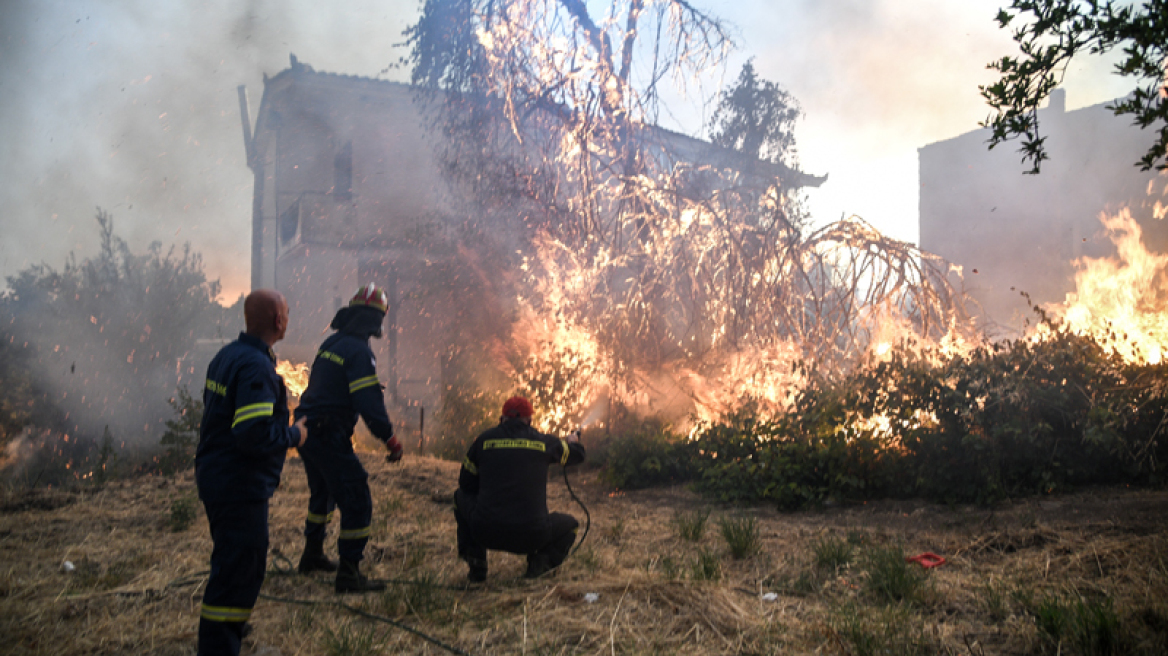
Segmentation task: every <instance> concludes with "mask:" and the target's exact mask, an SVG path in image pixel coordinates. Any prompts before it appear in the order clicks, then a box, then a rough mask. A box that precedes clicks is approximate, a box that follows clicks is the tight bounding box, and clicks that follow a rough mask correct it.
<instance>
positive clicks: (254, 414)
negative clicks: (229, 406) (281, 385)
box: [231, 403, 276, 428]
mask: <svg viewBox="0 0 1168 656" xmlns="http://www.w3.org/2000/svg"><path fill="white" fill-rule="evenodd" d="M275 405H276V404H274V403H253V404H251V405H245V406H243V407H242V408H240V409H238V410H236V411H235V421H233V422H231V427H232V428H235V427H236V426H238V425H239V424H241V423H243V422H245V421H248V420H249V419H256V418H258V417H271V416H272V408H274V407H275Z"/></svg>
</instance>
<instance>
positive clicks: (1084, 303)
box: [1049, 209, 1168, 364]
mask: <svg viewBox="0 0 1168 656" xmlns="http://www.w3.org/2000/svg"><path fill="white" fill-rule="evenodd" d="M1100 220H1101V221H1102V222H1103V227H1104V229H1105V230H1106V231H1107V233H1108V236H1109V237H1110V238H1111V240H1112V242H1114V244H1115V246H1116V249H1117V251H1118V252H1117V254H1116V256H1115V257H1105V258H1098V259H1095V258H1086V257H1085V258H1080V259H1079V260H1076V261H1075V267H1076V269H1077V270H1076V272H1075V292H1074V293H1071V294H1067V299H1066V302H1065V303H1063V304H1061V305H1055V306H1052V307H1050V308H1049V309H1050V310H1051V311H1052V312H1053V313H1054V314H1055V315H1056V316H1059V317H1061V318H1062V319H1064V320H1065V321H1066V322H1067V324H1068V326H1069V327H1070V329H1071V330H1073V331H1075V332H1076V333H1078V334H1081V335H1087V334H1090V335H1094V336H1096V337H1098V338H1100V340H1101V341H1104V342H1106V343H1114V344H1115V348H1116V350H1117V351H1118V352H1119V354H1120V355H1122V356H1123V358H1124V359H1125V360H1127V361H1128V362H1137V363H1138V362H1143V363H1147V364H1157V363H1159V362H1160V361H1161V359H1162V358H1163V348H1164V344H1166V343H1168V313H1166V312H1165V310H1166V309H1168V254H1159V253H1150V252H1148V249H1147V248H1145V247H1144V244H1143V243H1142V241H1141V236H1142V233H1141V230H1140V225H1139V224H1138V223H1136V221H1135V220H1134V219H1132V216H1131V213H1130V212H1129V211H1128V210H1126V209H1124V210H1122V211H1121V212H1119V214H1117V215H1115V216H1110V217H1109V216H1106V215H1103V216H1100Z"/></svg>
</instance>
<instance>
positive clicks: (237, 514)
mask: <svg viewBox="0 0 1168 656" xmlns="http://www.w3.org/2000/svg"><path fill="white" fill-rule="evenodd" d="M203 507H204V508H206V510H207V520H208V522H209V523H210V525H211V540H212V542H214V544H215V547H214V549H213V550H212V551H211V576H210V578H209V579H208V580H207V590H206V591H205V592H204V593H203V608H202V613H201V615H200V617H199V656H224V655H226V656H236V655H237V654H239V649H240V643H241V642H242V641H243V625H244V623H245V622H246V621H247V620H248V618H249V617H250V616H251V610H252V608H254V607H255V602H256V599H257V598H258V597H259V594H260V587H261V586H263V584H264V572H265V570H266V569H267V564H268V500H267V499H263V500H260V501H242V502H241V501H236V502H230V503H228V502H224V503H207V502H206V501H204V502H203Z"/></svg>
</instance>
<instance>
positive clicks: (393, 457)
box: [385, 437, 406, 462]
mask: <svg viewBox="0 0 1168 656" xmlns="http://www.w3.org/2000/svg"><path fill="white" fill-rule="evenodd" d="M385 448H386V449H389V455H387V456H385V461H386V462H398V461H399V460H401V459H402V456H403V455H405V452H406V450H405V449H403V448H402V445H401V442H398V441H397V438H396V437H391V438H389V439H388V440H386V442H385Z"/></svg>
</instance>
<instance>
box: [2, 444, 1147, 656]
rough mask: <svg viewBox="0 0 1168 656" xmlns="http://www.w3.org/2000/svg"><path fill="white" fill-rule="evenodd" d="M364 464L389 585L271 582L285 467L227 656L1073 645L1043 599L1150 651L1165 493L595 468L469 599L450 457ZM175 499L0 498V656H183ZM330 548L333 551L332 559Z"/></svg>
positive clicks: (154, 483)
mask: <svg viewBox="0 0 1168 656" xmlns="http://www.w3.org/2000/svg"><path fill="white" fill-rule="evenodd" d="M363 459H364V461H365V462H366V466H367V468H368V469H369V471H370V475H371V476H370V481H371V487H372V489H373V495H374V506H375V511H374V522H373V537H372V540H371V541H370V545H369V548H368V550H367V553H366V555H367V559H366V561H365V564H364V570H365V571H366V572H367V573H368V574H370V575H373V576H375V577H378V578H382V579H387V580H389V581H390V585H389V587H388V590H387V591H386V592H385V593H382V594H378V593H371V594H366V595H345V596H338V595H335V594H334V593H333V592H332V589H331V579H330V578H329V577H328V576H325V575H320V576H319V577H307V576H302V575H299V574H296V573H294V572H290V571H289V570H290V569H291V567H292V565H293V563H294V562H295V560H296V558H297V557H298V555H299V553H300V548H301V544H302V538H301V527H302V525H303V519H304V514H305V507H306V504H307V496H308V493H307V487H306V484H305V479H304V473H303V468H302V467H301V465H300V462H299V460H297V459H296V458H294V457H293V458H289V460H288V463H287V465H286V467H285V472H284V480H283V482H282V484H281V487H280V489H279V490H278V491H277V493H276V496H275V497H274V498H273V499H272V508H271V546H272V552H271V556H270V559H269V576H268V578H267V580H266V581H265V583H264V588H263V593H262V594H263V596H262V597H261V599H260V600H259V602H258V604H257V605H256V608H255V612H254V614H253V616H252V625H253V627H254V631H253V632H252V634H251V636H250V637H249V638H248V640H247V642H246V643H245V650H244V653H245V654H263V655H267V656H274V655H277V654H279V655H281V656H294V655H316V654H337V655H348V654H363V653H370V654H447V653H466V654H476V655H484V656H485V655H488V654H524V655H526V654H533V655H534V654H597V655H599V654H613V655H615V654H855V655H859V654H867V653H872V654H877V653H922V654H924V653H935V654H972V655H973V656H980V655H982V654H1040V653H1062V654H1072V653H1079V652H1077V651H1076V650H1077V649H1078V650H1079V651H1082V646H1081V645H1078V646H1077V645H1076V644H1073V643H1071V642H1069V641H1068V642H1066V643H1065V644H1061V643H1058V642H1052V641H1051V640H1050V639H1048V638H1047V637H1045V636H1044V634H1043V633H1042V632H1041V631H1040V629H1039V628H1038V623H1037V622H1036V619H1035V614H1034V608H1035V607H1036V606H1037V605H1038V604H1039V602H1040V601H1041V600H1043V599H1062V600H1067V603H1068V604H1074V603H1083V602H1090V601H1092V600H1095V601H1099V600H1105V601H1106V604H1107V605H1106V606H1105V607H1106V608H1110V609H1112V610H1113V612H1114V617H1115V618H1117V619H1118V622H1119V624H1118V626H1117V627H1116V630H1117V631H1118V632H1119V635H1120V637H1121V639H1122V642H1120V643H1117V644H1118V648H1119V649H1120V651H1116V652H1115V653H1144V654H1156V653H1168V522H1166V521H1165V520H1166V519H1168V492H1164V491H1149V490H1129V489H1116V488H1107V489H1094V490H1088V491H1080V492H1077V493H1074V494H1069V495H1064V496H1054V497H1041V498H1025V499H1018V500H1014V501H1012V502H1009V503H1006V504H1003V505H1001V506H999V507H997V508H993V509H987V508H978V507H967V506H958V507H949V506H943V505H935V504H929V503H924V502H915V501H882V502H874V503H867V504H861V505H849V506H840V507H830V508H825V509H822V510H818V511H808V512H798V513H782V512H778V511H776V510H774V509H771V508H766V507H752V508H741V507H731V506H725V505H720V504H716V503H712V502H710V501H708V500H704V499H702V498H700V497H698V496H696V495H695V494H693V493H692V492H690V491H688V490H686V489H685V488H683V487H673V488H667V489H652V490H641V491H627V492H623V491H617V490H612V489H610V488H608V487H606V486H605V485H603V484H602V483H601V482H599V481H598V477H597V472H596V471H595V470H588V469H584V470H580V471H576V470H571V471H570V477H571V479H572V485H573V488H574V489H575V490H576V492H577V493H578V495H579V497H580V498H581V499H582V500H583V502H584V504H585V505H586V506H587V507H588V509H589V511H590V513H591V529H590V532H589V533H588V535H587V537H586V538H585V540H584V542H583V543H582V546H581V547H580V549H579V550H578V551H577V552H576V553H575V554H574V555H573V556H572V557H571V558H570V559H569V560H568V561H567V562H566V563H565V564H564V566H562V567H561V568H560V569H559V571H557V572H556V573H554V575H552V576H549V577H545V578H541V579H538V580H534V581H529V580H525V579H523V578H522V576H521V575H522V573H523V568H524V561H523V559H522V558H521V557H519V556H514V555H510V554H505V553H496V552H492V553H491V569H490V576H489V578H488V581H487V583H486V584H483V585H477V586H473V587H468V586H466V585H465V583H464V581H465V567H464V565H463V564H462V563H461V562H460V561H458V560H457V559H456V557H455V544H454V519H453V516H452V513H451V494H452V492H453V489H454V487H455V486H456V483H457V476H458V464H457V463H452V462H447V461H442V460H436V459H431V458H425V457H412V456H407V457H406V458H405V460H404V461H403V462H402V463H400V464H396V465H391V464H387V463H385V462H384V461H383V460H382V458H381V456H379V455H374V454H367V455H364V456H363ZM548 487H549V505H550V506H551V507H552V509H553V510H560V511H565V512H571V513H573V514H574V515H576V516H577V517H578V518H580V519H581V520H582V522H583V519H584V516H583V513H582V512H581V509H580V507H579V506H577V505H576V504H575V503H574V502H573V501H572V499H571V498H570V496H569V495H568V493H567V491H566V489H565V486H564V481H563V478H562V477H560V476H559V474H558V470H557V472H556V475H555V476H553V477H552V478H551V479H550V480H549V484H548ZM194 498H195V489H194V482H193V475H192V474H191V473H187V474H184V475H180V476H178V477H177V478H160V477H143V478H137V479H132V480H119V481H114V482H111V483H108V484H106V485H105V486H104V487H102V488H100V489H97V488H84V489H78V490H72V491H60V490H36V491H32V490H27V489H24V490H22V489H8V490H5V491H4V493H3V496H2V497H0V645H3V647H0V651H3V652H4V653H7V654H12V655H14V656H15V655H18V654H20V655H23V654H46V655H47V654H52V655H60V656H65V655H70V656H71V655H82V654H86V655H88V654H163V655H180V654H182V655H189V654H194V653H195V635H196V626H197V622H198V613H199V603H200V597H201V593H202V587H203V585H204V584H205V582H206V571H207V568H208V558H209V554H210V551H211V543H210V539H209V536H208V531H207V525H206V518H205V517H204V516H203V514H202V508H201V506H200V505H199V504H198V503H197V502H193V500H194ZM184 506H185V507H186V508H193V509H195V510H196V512H197V514H196V515H195V516H194V519H193V522H192V523H191V524H190V526H189V528H186V529H185V530H181V531H174V530H172V522H173V518H172V513H173V512H174V510H175V508H179V509H181V508H183V507H184ZM701 509H704V510H708V511H709V513H710V514H709V519H708V521H707V524H708V525H707V527H706V530H705V532H704V535H703V536H702V537H701V538H700V539H699V540H697V541H689V540H683V539H681V538H680V537H679V525H678V520H679V518H684V517H692V516H693V513H694V512H695V511H697V510H701ZM728 518H732V519H735V520H739V521H742V520H747V521H749V520H751V519H752V520H753V522H754V526H756V527H757V529H758V536H759V539H760V542H759V544H760V549H759V550H758V552H757V553H755V554H754V555H751V556H748V557H745V558H738V559H735V558H733V557H731V555H730V554H729V552H728V547H727V542H726V541H725V540H724V538H723V537H722V535H721V533H720V531H719V523H720V522H722V521H725V520H726V519H728ZM335 535H336V523H335V522H334V524H333V526H332V528H331V531H330V536H333V537H335ZM830 545H834V546H837V547H839V546H841V545H849V547H850V548H853V549H854V551H853V558H852V560H851V562H850V563H849V564H845V565H843V566H840V567H829V566H824V563H823V560H824V554H823V552H824V550H825V548H826V547H827V546H830ZM872 549H884V550H892V549H898V550H902V551H903V553H904V554H905V555H912V554H918V553H922V552H933V553H936V554H938V555H941V556H943V557H944V558H945V559H946V560H947V562H946V563H945V564H944V565H942V566H940V567H936V568H934V569H930V570H928V571H927V572H924V571H923V570H921V573H923V574H925V577H924V580H923V584H922V585H921V586H920V588H919V591H918V593H916V594H914V595H912V596H911V598H907V599H905V600H903V601H899V602H889V601H887V600H886V599H883V598H881V597H880V596H879V595H878V594H875V593H874V592H873V591H872V589H871V586H870V585H869V583H870V578H871V577H872V574H871V570H870V568H869V569H866V568H865V565H864V563H865V560H864V554H865V553H867V552H869V551H871V550H872ZM328 552H329V553H331V554H332V556H333V557H335V545H329V547H328ZM66 563H69V564H70V565H71V567H69V566H67V565H66ZM912 567H914V568H915V567H916V566H915V565H914V566H912ZM910 571H914V570H910ZM914 573H915V571H914ZM1090 607H1092V608H1098V607H1104V606H1100V605H1098V604H1096V605H1093V606H1090Z"/></svg>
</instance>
